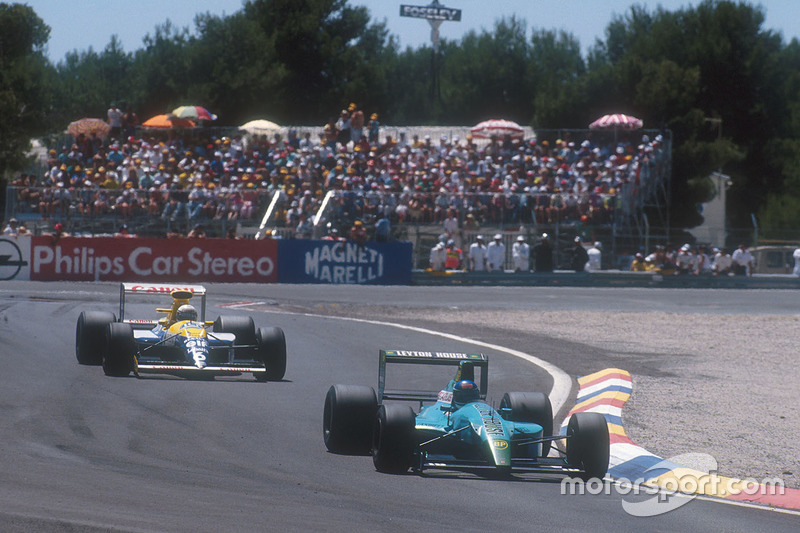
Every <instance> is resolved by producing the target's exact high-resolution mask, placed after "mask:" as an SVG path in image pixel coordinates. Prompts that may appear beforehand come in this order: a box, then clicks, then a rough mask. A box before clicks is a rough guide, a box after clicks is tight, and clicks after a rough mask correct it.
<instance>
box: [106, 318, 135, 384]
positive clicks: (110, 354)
mask: <svg viewBox="0 0 800 533" xmlns="http://www.w3.org/2000/svg"><path fill="white" fill-rule="evenodd" d="M106 331H107V337H106V338H107V347H106V353H105V356H104V357H103V372H105V373H106V375H107V376H116V377H123V376H127V375H128V374H130V373H131V370H133V358H134V355H135V354H136V342H135V341H134V339H133V328H132V327H131V325H130V324H124V323H122V322H112V323H111V324H109V325H108V329H107V330H106Z"/></svg>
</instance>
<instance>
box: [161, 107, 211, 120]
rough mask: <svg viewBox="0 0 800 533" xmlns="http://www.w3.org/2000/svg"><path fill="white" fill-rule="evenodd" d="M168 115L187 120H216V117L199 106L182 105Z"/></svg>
mask: <svg viewBox="0 0 800 533" xmlns="http://www.w3.org/2000/svg"><path fill="white" fill-rule="evenodd" d="M170 114H171V115H175V116H176V117H178V118H188V119H191V120H217V115H215V114H213V113H212V112H211V111H209V110H208V109H206V108H205V107H200V106H199V105H182V106H180V107H176V108H175V109H173V110H172V113H170Z"/></svg>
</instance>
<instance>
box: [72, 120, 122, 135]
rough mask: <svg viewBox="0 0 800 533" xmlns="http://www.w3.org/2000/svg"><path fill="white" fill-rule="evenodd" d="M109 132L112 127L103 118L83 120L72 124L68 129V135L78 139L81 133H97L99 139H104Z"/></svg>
mask: <svg viewBox="0 0 800 533" xmlns="http://www.w3.org/2000/svg"><path fill="white" fill-rule="evenodd" d="M109 131H111V126H110V125H109V124H108V122H106V121H105V120H103V119H102V118H82V119H80V120H76V121H75V122H72V123H70V125H69V127H68V128H67V133H69V134H70V135H72V136H73V137H77V136H78V135H80V134H81V133H83V134H84V135H91V134H92V133H96V134H97V136H98V137H100V138H101V139H103V138H105V136H106V135H108V132H109Z"/></svg>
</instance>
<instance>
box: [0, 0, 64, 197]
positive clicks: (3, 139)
mask: <svg viewBox="0 0 800 533" xmlns="http://www.w3.org/2000/svg"><path fill="white" fill-rule="evenodd" d="M49 35H50V28H49V27H48V26H47V25H46V24H45V23H44V22H43V21H42V20H41V19H40V18H39V17H38V16H37V15H36V13H35V12H34V11H33V9H31V8H30V7H28V6H26V5H21V4H7V3H5V2H3V3H0V180H2V181H0V186H2V189H3V194H5V177H6V173H7V171H10V170H15V169H18V168H24V165H25V162H26V157H25V154H26V153H27V152H28V150H29V148H30V141H31V139H32V138H34V137H36V136H38V135H41V134H42V133H44V131H45V124H46V122H47V117H48V111H49V107H50V105H49V104H50V102H51V98H52V95H51V94H50V93H49V88H50V87H51V86H52V85H51V84H50V82H51V78H50V76H49V72H48V70H47V68H46V66H47V62H46V59H45V57H44V47H45V45H46V44H47V39H48V38H49Z"/></svg>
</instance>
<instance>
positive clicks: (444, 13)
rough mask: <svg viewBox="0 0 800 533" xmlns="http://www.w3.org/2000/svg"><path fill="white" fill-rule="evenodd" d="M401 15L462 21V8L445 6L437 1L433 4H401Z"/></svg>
mask: <svg viewBox="0 0 800 533" xmlns="http://www.w3.org/2000/svg"><path fill="white" fill-rule="evenodd" d="M400 16H401V17H413V18H418V19H428V20H449V21H452V22H460V21H461V10H460V9H451V8H449V7H444V6H443V5H440V4H439V3H438V2H435V3H434V4H431V5H429V6H408V5H401V6H400Z"/></svg>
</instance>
